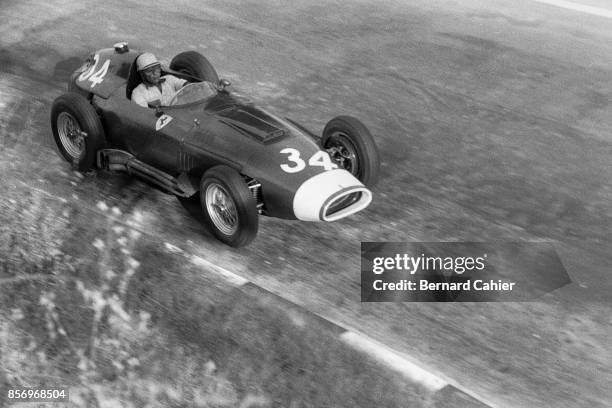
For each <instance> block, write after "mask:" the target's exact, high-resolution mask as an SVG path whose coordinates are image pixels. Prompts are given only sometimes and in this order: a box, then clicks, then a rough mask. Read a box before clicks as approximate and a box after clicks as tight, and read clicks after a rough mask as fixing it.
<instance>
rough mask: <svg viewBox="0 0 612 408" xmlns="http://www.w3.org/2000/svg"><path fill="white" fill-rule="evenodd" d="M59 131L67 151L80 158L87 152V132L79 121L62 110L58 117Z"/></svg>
mask: <svg viewBox="0 0 612 408" xmlns="http://www.w3.org/2000/svg"><path fill="white" fill-rule="evenodd" d="M57 131H58V135H59V138H60V142H61V144H62V146H63V147H64V149H65V150H66V153H68V155H70V157H72V158H73V159H74V160H78V159H80V158H81V156H82V155H83V154H84V153H85V138H86V137H87V133H85V132H84V131H83V130H82V129H81V126H80V125H79V122H78V121H77V120H76V119H75V117H74V116H72V115H71V114H70V113H68V112H61V113H60V114H59V116H58V117H57Z"/></svg>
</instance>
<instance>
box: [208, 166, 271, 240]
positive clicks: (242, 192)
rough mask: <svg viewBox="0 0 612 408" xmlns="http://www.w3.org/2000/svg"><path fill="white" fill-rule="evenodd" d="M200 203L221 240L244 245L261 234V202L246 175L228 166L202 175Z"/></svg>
mask: <svg viewBox="0 0 612 408" xmlns="http://www.w3.org/2000/svg"><path fill="white" fill-rule="evenodd" d="M200 202H201V205H202V211H203V212H204V218H205V219H206V222H207V223H208V225H209V226H210V228H211V230H212V232H213V234H214V235H215V237H217V239H219V240H220V241H222V242H224V243H226V244H228V245H230V246H233V247H241V246H244V245H246V244H248V243H249V242H251V241H252V240H253V239H254V238H255V236H256V235H257V230H258V227H259V216H258V213H257V204H256V203H255V200H254V198H253V196H252V194H251V191H250V190H249V188H248V187H247V184H246V183H245V182H244V179H243V178H242V176H241V175H240V174H239V173H238V172H237V171H236V170H234V169H232V168H231V167H228V166H223V165H221V166H215V167H213V168H211V169H209V170H208V171H206V173H204V175H203V176H202V181H201V182H200Z"/></svg>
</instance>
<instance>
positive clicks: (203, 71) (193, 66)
mask: <svg viewBox="0 0 612 408" xmlns="http://www.w3.org/2000/svg"><path fill="white" fill-rule="evenodd" d="M170 69H173V70H175V71H179V72H182V73H184V74H187V75H189V76H191V77H193V78H195V79H197V80H199V81H208V82H212V83H213V84H217V83H218V82H219V75H217V71H216V70H215V68H214V67H213V66H212V64H211V63H210V62H209V61H208V60H207V59H206V57H205V56H203V55H202V54H200V53H199V52H197V51H185V52H181V53H180V54H178V55H177V56H176V57H174V58H172V61H171V62H170Z"/></svg>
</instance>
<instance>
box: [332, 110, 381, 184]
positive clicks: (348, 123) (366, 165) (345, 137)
mask: <svg viewBox="0 0 612 408" xmlns="http://www.w3.org/2000/svg"><path fill="white" fill-rule="evenodd" d="M321 146H322V147H323V149H325V150H326V151H327V152H328V153H329V155H330V156H331V158H332V160H333V161H334V162H335V163H336V164H337V165H338V166H339V167H340V168H343V169H345V170H347V171H348V172H350V173H351V174H352V175H353V176H355V177H356V178H357V179H359V181H361V182H362V183H363V184H365V185H366V186H368V187H372V186H373V185H374V184H376V181H377V180H378V172H379V169H380V159H379V156H378V148H377V147H376V144H375V143H374V139H373V138H372V135H371V134H370V131H369V130H368V128H366V127H365V125H364V124H363V123H361V122H360V121H359V120H358V119H355V118H353V117H351V116H338V117H336V118H334V119H332V120H330V121H329V122H328V123H327V125H326V126H325V129H324V130H323V136H322V137H321Z"/></svg>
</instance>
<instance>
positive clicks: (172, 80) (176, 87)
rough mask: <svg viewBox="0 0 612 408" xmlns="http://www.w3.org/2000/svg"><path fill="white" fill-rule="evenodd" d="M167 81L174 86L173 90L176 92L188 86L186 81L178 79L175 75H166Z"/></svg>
mask: <svg viewBox="0 0 612 408" xmlns="http://www.w3.org/2000/svg"><path fill="white" fill-rule="evenodd" d="M165 79H166V83H168V84H169V85H170V86H172V89H174V92H176V91H178V90H179V89H181V88H182V87H184V86H185V85H186V84H187V80H186V79H181V78H177V77H175V76H174V75H166V77H165Z"/></svg>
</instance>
